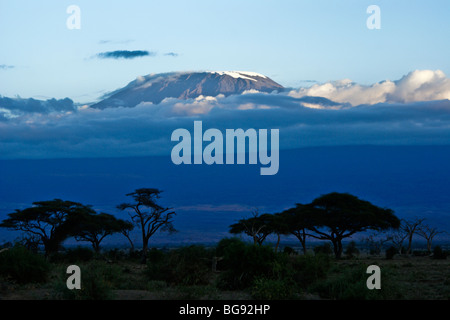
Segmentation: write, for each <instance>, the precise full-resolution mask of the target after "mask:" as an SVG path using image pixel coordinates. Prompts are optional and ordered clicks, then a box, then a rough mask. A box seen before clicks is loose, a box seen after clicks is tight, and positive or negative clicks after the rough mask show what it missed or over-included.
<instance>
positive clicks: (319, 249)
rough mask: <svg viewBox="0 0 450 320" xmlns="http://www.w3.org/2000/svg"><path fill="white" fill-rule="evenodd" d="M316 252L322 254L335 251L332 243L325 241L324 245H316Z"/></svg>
mask: <svg viewBox="0 0 450 320" xmlns="http://www.w3.org/2000/svg"><path fill="white" fill-rule="evenodd" d="M314 253H315V254H320V253H321V254H327V255H330V254H332V253H333V250H332V249H331V244H329V243H328V242H327V243H324V244H323V245H320V246H315V247H314Z"/></svg>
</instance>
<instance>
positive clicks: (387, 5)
mask: <svg viewBox="0 0 450 320" xmlns="http://www.w3.org/2000/svg"><path fill="white" fill-rule="evenodd" d="M72 4H75V5H78V6H79V7H80V9H81V29H80V30H69V29H67V27H66V20H67V18H68V17H69V14H67V13H66V9H67V7H68V6H69V5H72ZM371 4H376V5H378V6H379V7H380V9H381V30H369V29H367V27H366V20H367V18H368V17H369V14H367V13H366V9H367V7H368V6H369V5H371ZM449 9H450V1H448V0H433V1H416V0H413V1H400V0H396V1H375V0H372V1H364V0H345V1H334V0H333V1H320V0H319V1H311V0H309V1H299V0H295V1H287V0H280V1H268V0H258V1H254V0H245V1H242V0H241V1H237V0H229V1H211V0H206V1H203V0H195V1H181V0H172V1H137V0H130V1H103V0H96V1H82V0H72V1H31V0H14V1H12V0H1V1H0V37H1V39H2V50H0V66H3V67H2V68H0V88H1V89H0V95H2V96H9V97H13V96H15V95H20V96H21V97H23V98H28V97H42V98H44V97H45V98H49V97H55V98H65V97H70V98H71V99H73V100H74V101H76V102H89V101H92V100H93V99H95V98H97V97H99V96H100V95H102V94H103V93H106V92H108V91H112V90H114V89H117V88H119V87H122V86H124V85H125V84H127V83H128V82H129V81H131V80H133V79H134V78H135V77H136V76H139V75H145V74H149V73H159V72H168V71H186V70H245V71H255V72H259V73H263V74H266V75H268V76H269V77H271V78H273V79H274V80H275V81H277V82H279V83H280V84H282V85H284V86H290V87H299V86H302V85H308V83H305V82H302V81H303V80H315V81H318V82H326V81H330V80H339V79H344V78H349V79H352V80H353V81H355V82H358V83H361V84H372V83H375V82H378V81H382V80H385V79H390V80H397V79H400V78H401V77H402V76H404V75H406V74H407V73H408V72H410V71H413V70H416V69H430V70H436V69H439V70H442V71H443V72H444V73H445V74H446V75H447V76H448V75H449V74H450V62H449V59H448V57H449V56H450V41H448V36H449V31H450V19H448V13H449V12H450V10H449ZM115 50H146V51H149V52H153V53H155V54H154V55H153V56H146V57H141V58H136V59H132V60H131V59H130V60H123V59H121V60H117V59H99V58H98V57H97V56H96V55H97V54H99V53H101V52H108V51H115ZM167 53H176V54H177V56H173V55H166V54H167Z"/></svg>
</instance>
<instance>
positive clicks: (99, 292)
mask: <svg viewBox="0 0 450 320" xmlns="http://www.w3.org/2000/svg"><path fill="white" fill-rule="evenodd" d="M80 269H81V289H80V290H77V289H73V290H69V289H68V288H67V286H66V279H67V274H66V273H65V271H66V270H65V269H64V272H61V275H60V278H59V279H57V281H56V283H55V285H54V296H55V298H58V299H65V300H111V299H113V298H114V295H113V291H112V288H113V282H114V281H117V279H116V278H115V277H117V272H114V270H113V269H112V268H111V267H110V266H106V265H104V263H102V262H91V263H89V264H86V265H83V266H80Z"/></svg>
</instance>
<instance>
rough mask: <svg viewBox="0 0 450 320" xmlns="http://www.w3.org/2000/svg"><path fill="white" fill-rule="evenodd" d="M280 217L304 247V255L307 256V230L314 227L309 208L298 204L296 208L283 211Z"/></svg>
mask: <svg viewBox="0 0 450 320" xmlns="http://www.w3.org/2000/svg"><path fill="white" fill-rule="evenodd" d="M280 216H281V217H282V219H283V221H284V225H285V226H286V228H287V231H288V232H289V233H291V234H293V235H294V236H295V237H297V239H298V240H299V241H300V243H301V245H302V249H303V253H304V254H306V237H307V235H308V233H307V229H308V227H309V226H312V224H311V223H312V221H311V216H310V210H309V207H308V206H305V205H303V204H297V205H296V207H295V208H291V209H288V210H285V211H283V212H282V213H281V214H280Z"/></svg>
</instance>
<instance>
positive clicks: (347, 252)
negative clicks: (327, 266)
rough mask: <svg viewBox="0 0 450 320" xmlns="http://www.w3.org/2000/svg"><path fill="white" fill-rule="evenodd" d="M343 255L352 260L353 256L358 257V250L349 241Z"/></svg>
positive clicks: (354, 243) (353, 242)
mask: <svg viewBox="0 0 450 320" xmlns="http://www.w3.org/2000/svg"><path fill="white" fill-rule="evenodd" d="M344 253H345V255H346V256H347V257H348V258H349V259H351V258H353V257H354V256H355V255H359V249H358V248H357V247H356V242H355V241H350V243H349V244H348V245H347V248H346V249H345V252H344Z"/></svg>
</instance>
